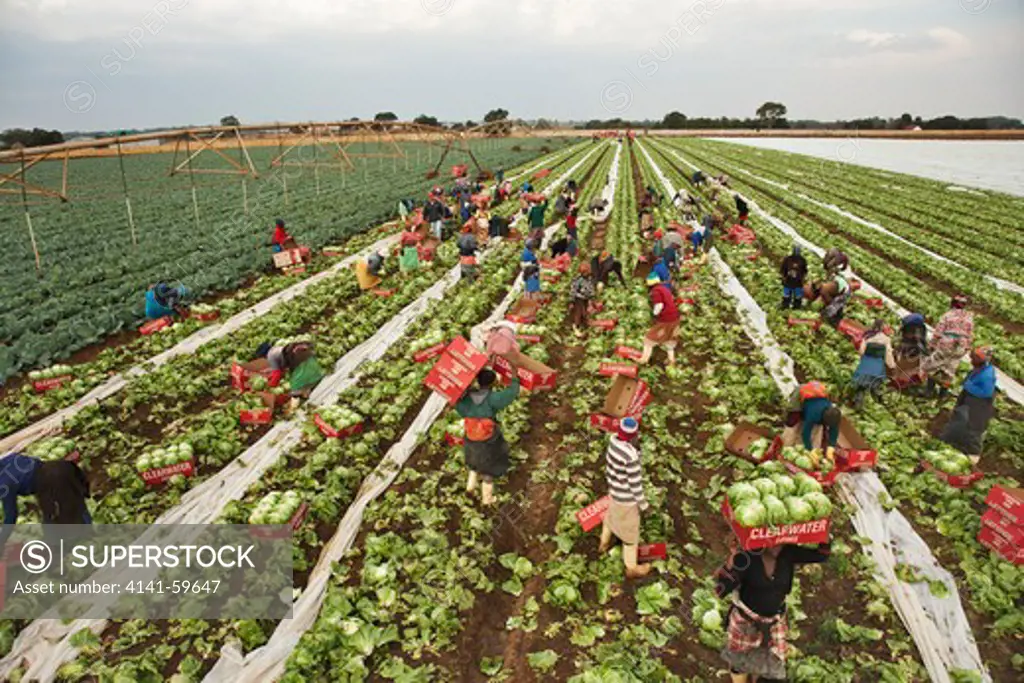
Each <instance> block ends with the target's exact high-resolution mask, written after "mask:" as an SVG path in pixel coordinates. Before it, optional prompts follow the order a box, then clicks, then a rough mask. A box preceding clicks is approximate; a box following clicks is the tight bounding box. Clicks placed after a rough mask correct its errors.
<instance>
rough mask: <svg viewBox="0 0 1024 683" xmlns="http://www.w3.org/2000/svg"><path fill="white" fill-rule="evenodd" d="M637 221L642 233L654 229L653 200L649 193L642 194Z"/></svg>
mask: <svg viewBox="0 0 1024 683" xmlns="http://www.w3.org/2000/svg"><path fill="white" fill-rule="evenodd" d="M637 220H638V221H639V223H640V230H641V231H642V232H647V231H648V230H650V229H651V228H652V227H654V198H653V197H651V193H650V192H644V196H643V199H641V200H640V207H639V211H638V212H637Z"/></svg>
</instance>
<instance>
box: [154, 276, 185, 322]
mask: <svg viewBox="0 0 1024 683" xmlns="http://www.w3.org/2000/svg"><path fill="white" fill-rule="evenodd" d="M188 293H189V292H188V288H187V287H186V286H185V285H178V286H177V287H172V286H171V285H169V284H167V283H166V282H158V283H156V284H155V285H153V286H152V287H150V288H149V289H148V290H147V291H146V317H147V318H149V319H150V320H156V319H157V318H163V317H165V316H168V315H174V314H175V313H184V312H185V307H184V305H183V302H184V300H185V297H187V296H188Z"/></svg>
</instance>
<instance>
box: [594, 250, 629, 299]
mask: <svg viewBox="0 0 1024 683" xmlns="http://www.w3.org/2000/svg"><path fill="white" fill-rule="evenodd" d="M590 269H591V271H592V272H593V274H594V283H595V284H596V285H597V288H598V289H599V290H600V289H603V288H604V286H605V285H606V284H608V280H609V278H610V277H611V274H612V273H615V274H616V275H618V276H619V282H621V283H622V284H623V286H625V284H626V278H625V277H623V275H622V263H621V262H619V261H618V260H617V259H616V258H615V257H614V256H612V255H611V253H609V252H607V251H602V252H601V255H600V256H595V257H594V258H592V259H591V260H590Z"/></svg>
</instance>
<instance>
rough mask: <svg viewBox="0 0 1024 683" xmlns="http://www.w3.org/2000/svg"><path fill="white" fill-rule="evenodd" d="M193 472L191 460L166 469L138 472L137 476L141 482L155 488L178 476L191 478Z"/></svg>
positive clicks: (155, 468) (193, 467)
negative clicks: (140, 478)
mask: <svg viewBox="0 0 1024 683" xmlns="http://www.w3.org/2000/svg"><path fill="white" fill-rule="evenodd" d="M195 471H196V467H195V463H194V462H193V461H191V460H186V461H185V462H179V463H176V464H174V465H170V466H168V467H154V468H153V469H151V470H145V471H143V472H140V473H139V476H140V477H142V481H144V482H146V485H147V486H156V485H158V484H162V483H164V482H165V481H167V480H168V479H170V478H171V477H173V476H175V475H178V474H181V475H184V476H186V477H191V476H192V475H193V474H195Z"/></svg>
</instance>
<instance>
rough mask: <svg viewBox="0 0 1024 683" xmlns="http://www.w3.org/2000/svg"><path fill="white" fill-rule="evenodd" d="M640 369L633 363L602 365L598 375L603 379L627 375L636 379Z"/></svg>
mask: <svg viewBox="0 0 1024 683" xmlns="http://www.w3.org/2000/svg"><path fill="white" fill-rule="evenodd" d="M639 370H640V369H639V368H638V367H637V366H635V365H632V364H631V363H601V367H600V368H598V371H597V373H598V374H599V375H601V376H602V377H615V376H616V375H625V376H626V377H632V378H634V379H636V376H637V373H638V372H639Z"/></svg>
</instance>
